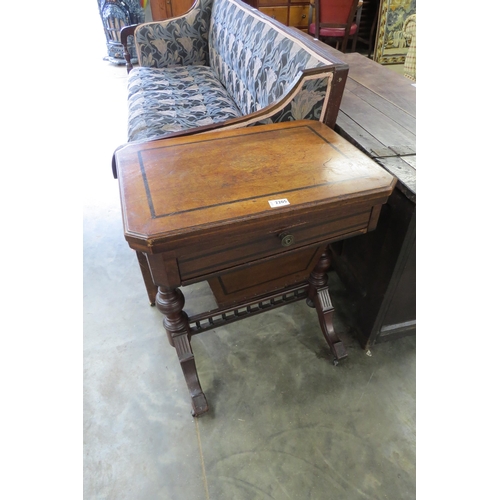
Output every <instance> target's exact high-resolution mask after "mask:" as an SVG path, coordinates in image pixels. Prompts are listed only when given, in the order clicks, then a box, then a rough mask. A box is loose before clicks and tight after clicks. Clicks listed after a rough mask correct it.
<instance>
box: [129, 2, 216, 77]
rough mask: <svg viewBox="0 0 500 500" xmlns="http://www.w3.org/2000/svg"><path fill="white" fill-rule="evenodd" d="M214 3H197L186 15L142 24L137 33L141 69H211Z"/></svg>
mask: <svg viewBox="0 0 500 500" xmlns="http://www.w3.org/2000/svg"><path fill="white" fill-rule="evenodd" d="M211 14H212V0H196V2H195V3H194V4H193V6H192V7H191V9H189V10H188V11H187V12H186V13H185V14H184V15H182V16H179V17H174V18H171V19H165V20H163V21H156V22H150V23H143V24H139V25H138V26H137V27H136V29H135V31H134V41H135V46H136V49H137V59H138V63H139V65H140V66H149V67H154V68H165V67H168V66H174V65H180V66H187V65H195V64H196V65H204V66H206V65H208V30H209V28H210V17H211Z"/></svg>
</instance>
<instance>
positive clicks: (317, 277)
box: [306, 247, 347, 365]
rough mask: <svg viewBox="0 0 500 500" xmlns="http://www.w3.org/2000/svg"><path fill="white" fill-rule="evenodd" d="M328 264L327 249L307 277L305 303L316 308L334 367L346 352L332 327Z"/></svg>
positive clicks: (333, 310)
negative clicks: (307, 286) (332, 357)
mask: <svg viewBox="0 0 500 500" xmlns="http://www.w3.org/2000/svg"><path fill="white" fill-rule="evenodd" d="M330 263H331V254H330V249H329V248H328V247H327V248H326V250H325V252H324V253H323V254H322V255H321V257H320V259H319V261H318V263H317V264H316V267H315V268H314V269H313V271H312V273H311V275H310V276H309V291H308V298H307V301H306V302H307V305H308V306H310V307H315V308H316V312H317V313H318V319H319V323H320V326H321V331H322V332H323V335H324V337H325V339H326V341H327V343H328V345H329V347H330V350H331V352H332V354H333V356H334V359H333V363H334V364H335V365H336V364H338V362H339V360H340V359H343V358H346V357H347V351H346V349H345V347H344V344H343V343H342V341H341V340H340V338H339V336H338V335H337V333H336V332H335V329H334V327H333V313H334V312H335V309H334V307H333V305H332V301H331V299H330V293H329V292H328V275H327V274H326V272H327V270H328V269H329V268H330Z"/></svg>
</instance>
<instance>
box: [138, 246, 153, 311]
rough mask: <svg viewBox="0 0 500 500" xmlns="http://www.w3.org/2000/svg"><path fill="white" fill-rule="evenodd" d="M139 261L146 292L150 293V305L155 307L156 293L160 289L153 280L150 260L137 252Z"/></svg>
mask: <svg viewBox="0 0 500 500" xmlns="http://www.w3.org/2000/svg"><path fill="white" fill-rule="evenodd" d="M136 255H137V260H138V261H139V266H140V268H141V273H142V279H143V280H144V285H145V286H146V291H147V292H148V297H149V303H150V304H151V305H152V306H154V305H155V299H156V292H157V291H158V287H157V286H156V285H155V284H154V283H153V278H152V277H151V271H150V270H149V265H148V260H147V259H146V257H145V255H144V254H143V253H142V252H138V251H137V252H136Z"/></svg>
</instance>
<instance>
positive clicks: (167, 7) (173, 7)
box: [149, 0, 194, 21]
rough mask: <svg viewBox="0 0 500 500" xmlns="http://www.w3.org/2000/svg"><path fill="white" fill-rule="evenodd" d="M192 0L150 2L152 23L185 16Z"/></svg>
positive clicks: (156, 0)
mask: <svg viewBox="0 0 500 500" xmlns="http://www.w3.org/2000/svg"><path fill="white" fill-rule="evenodd" d="M193 3H194V0H150V4H149V5H150V7H151V17H152V19H153V21H162V20H163V19H170V18H171V17H177V16H181V15H182V14H185V13H186V12H187V11H188V10H189V9H190V8H191V6H192V5H193Z"/></svg>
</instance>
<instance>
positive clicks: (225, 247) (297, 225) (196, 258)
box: [177, 207, 371, 282]
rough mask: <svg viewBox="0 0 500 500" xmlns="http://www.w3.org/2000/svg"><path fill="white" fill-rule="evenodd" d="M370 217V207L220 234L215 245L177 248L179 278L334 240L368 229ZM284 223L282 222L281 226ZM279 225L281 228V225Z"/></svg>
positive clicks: (191, 278) (190, 276)
mask: <svg viewBox="0 0 500 500" xmlns="http://www.w3.org/2000/svg"><path fill="white" fill-rule="evenodd" d="M370 216H371V207H370V208H365V209H358V210H357V211H352V212H350V213H344V214H343V215H342V217H338V218H336V219H332V218H331V216H329V214H322V218H321V219H318V218H317V217H315V218H309V219H307V218H305V219H297V218H295V219H294V221H293V223H290V221H289V223H288V224H287V221H286V220H282V221H281V223H280V222H274V223H273V225H272V226H271V227H269V228H267V229H260V230H259V232H252V231H251V230H250V231H247V232H244V231H241V233H240V234H237V233H235V232H234V230H233V231H230V232H228V234H227V235H226V236H224V235H222V234H221V236H220V238H219V239H218V240H216V241H218V242H221V243H220V244H219V243H217V244H215V245H213V244H212V245H210V246H209V247H208V248H207V245H205V246H203V244H200V245H199V247H196V248H190V249H185V250H184V251H183V250H179V253H178V257H177V262H178V266H179V271H180V276H181V280H182V281H183V282H186V281H188V280H195V279H200V278H202V277H204V276H208V275H210V274H213V273H217V272H221V271H223V270H228V269H233V268H236V267H238V266H248V265H249V264H251V263H254V262H256V261H258V260H259V259H264V258H266V257H269V256H273V255H278V254H280V253H284V252H287V251H289V250H296V249H298V248H301V247H305V246H307V245H315V244H318V243H321V242H329V241H333V240H335V239H339V238H343V237H347V236H352V235H355V234H362V233H365V232H367V228H368V223H369V220H370ZM281 224H283V225H281ZM280 225H281V227H280Z"/></svg>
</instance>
